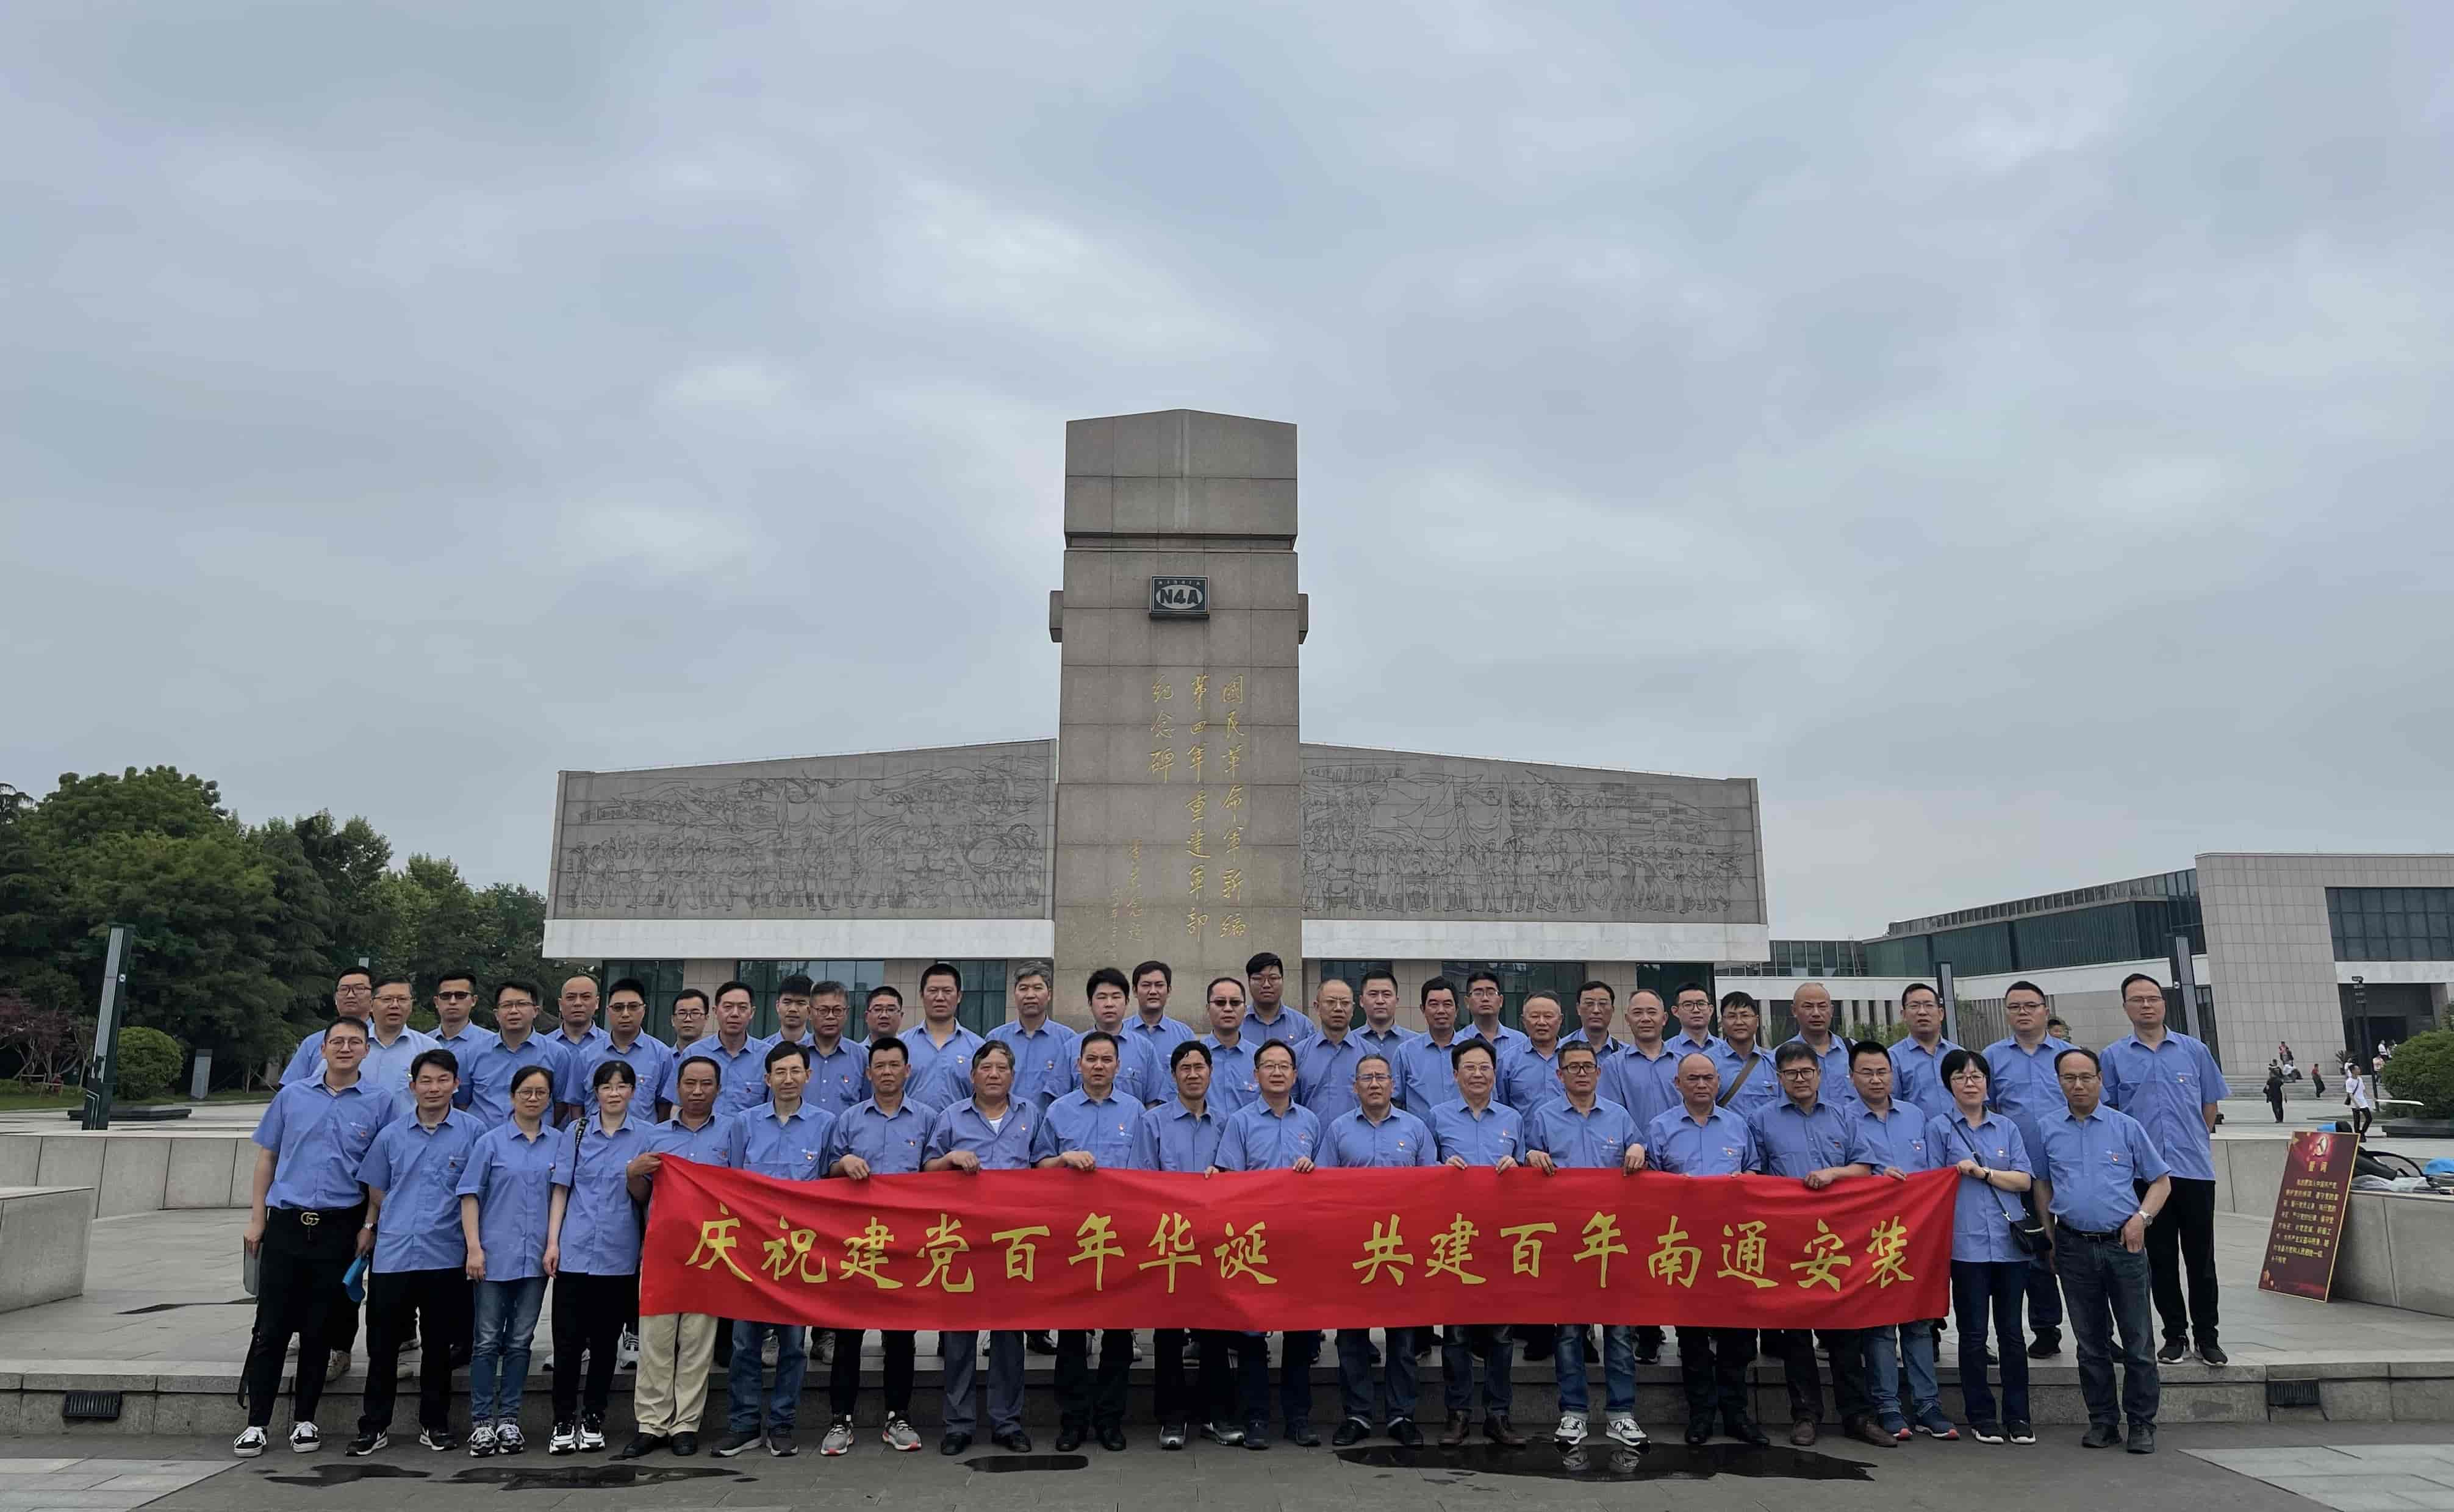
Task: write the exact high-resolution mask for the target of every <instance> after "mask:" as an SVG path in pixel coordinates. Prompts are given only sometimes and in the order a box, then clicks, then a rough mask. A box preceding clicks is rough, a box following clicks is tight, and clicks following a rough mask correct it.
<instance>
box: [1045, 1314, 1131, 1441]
mask: <svg viewBox="0 0 2454 1512" xmlns="http://www.w3.org/2000/svg"><path fill="white" fill-rule="evenodd" d="M1133 1368H1134V1331H1133V1330H1132V1329H1130V1328H1102V1329H1100V1330H1099V1366H1098V1369H1097V1371H1096V1373H1095V1372H1094V1371H1093V1370H1092V1368H1091V1334H1090V1331H1089V1330H1088V1329H1082V1328H1067V1329H1061V1330H1059V1331H1058V1333H1057V1335H1056V1409H1057V1412H1058V1413H1059V1414H1060V1415H1061V1417H1062V1418H1063V1420H1064V1425H1065V1426H1066V1427H1068V1428H1071V1429H1073V1430H1074V1431H1075V1432H1076V1433H1085V1432H1088V1431H1090V1430H1091V1429H1094V1428H1098V1429H1102V1430H1104V1429H1108V1428H1121V1427H1123V1426H1124V1425H1125V1388H1126V1384H1127V1381H1128V1379H1129V1378H1130V1376H1131V1374H1132V1371H1133Z"/></svg>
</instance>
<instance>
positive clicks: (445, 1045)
mask: <svg viewBox="0 0 2454 1512" xmlns="http://www.w3.org/2000/svg"><path fill="white" fill-rule="evenodd" d="M431 1038H432V1039H433V1040H434V1043H435V1047H436V1048H437V1049H442V1050H449V1051H451V1052H452V1058H453V1059H455V1060H457V1061H459V1062H460V1076H461V1078H462V1079H464V1080H465V1079H467V1078H468V1075H469V1060H470V1058H471V1057H473V1056H474V1055H475V1054H476V1053H477V1052H478V1051H480V1050H483V1049H485V1048H486V1047H487V1046H488V1045H491V1044H493V1043H494V1042H495V1041H496V1040H498V1039H500V1038H503V1037H502V1036H500V1035H498V1034H496V1033H494V1031H493V1030H492V1029H489V1028H487V1027H486V1026H485V1025H483V1024H477V1023H466V1024H462V1025H461V1026H460V1032H459V1033H458V1034H456V1035H447V1034H445V1033H443V1032H442V1031H441V1030H439V1029H438V1030H436V1031H435V1033H434V1034H433V1035H432V1037H431Z"/></svg>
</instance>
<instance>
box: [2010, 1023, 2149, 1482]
mask: <svg viewBox="0 0 2454 1512" xmlns="http://www.w3.org/2000/svg"><path fill="white" fill-rule="evenodd" d="M2055 1069H2056V1071H2057V1073H2058V1074H2059V1075H2060V1078H2061V1080H2062V1096H2063V1098H2064V1099H2067V1103H2066V1106H2065V1108H2064V1110H2063V1112H2062V1114H2061V1116H2059V1117H2055V1116H2052V1115H2047V1116H2045V1117H2042V1118H2040V1119H2038V1120H2037V1126H2038V1129H2039V1131H2040V1133H2041V1135H2042V1138H2043V1139H2044V1151H2043V1154H2042V1158H2041V1159H2039V1160H2038V1161H2037V1162H2036V1163H2037V1164H2038V1166H2039V1167H2040V1169H2041V1170H2042V1172H2043V1173H2044V1174H2045V1176H2046V1179H2047V1181H2048V1183H2049V1185H2048V1190H2047V1191H2046V1193H2045V1197H2044V1200H2045V1201H2046V1202H2047V1203H2049V1204H2050V1209H2051V1211H2052V1213H2053V1215H2054V1244H2055V1248H2056V1250H2057V1252H2058V1259H2059V1261H2060V1266H2061V1271H2062V1296H2063V1299H2064V1300H2066V1301H2067V1302H2069V1304H2070V1325H2071V1337H2072V1339H2073V1340H2074V1341H2076V1342H2077V1343H2078V1345H2079V1389H2080V1395H2081V1396H2082V1398H2084V1399H2085V1400H2086V1402H2087V1424H2088V1426H2087V1433H2086V1435H2085V1436H2084V1437H2083V1438H2082V1439H2081V1440H2080V1442H2081V1444H2082V1445H2083V1446H2085V1447H2087V1448H2090V1449H2109V1448H2111V1447H2113V1446H2114V1445H2115V1444H2117V1443H2121V1442H2122V1441H2123V1436H2122V1422H2123V1421H2124V1420H2125V1419H2126V1420H2127V1421H2128V1424H2129V1449H2130V1452H2131V1453H2133V1454H2153V1453H2155V1452H2156V1408H2157V1404H2158V1400H2159V1397H2160V1396H2161V1392H2162V1383H2161V1382H2160V1381H2158V1380H2157V1376H2156V1361H2155V1360H2154V1358H2153V1357H2152V1356H2150V1355H2149V1354H2148V1351H2147V1341H2148V1340H2149V1339H2150V1338H2151V1337H2153V1336H2152V1335H2151V1334H2150V1332H2149V1329H2150V1327H2151V1320H2150V1318H2149V1314H2148V1305H2147V1293H2148V1267H2147V1254H2146V1250H2147V1236H2148V1234H2149V1233H2151V1232H2152V1231H2153V1229H2154V1225H2155V1222H2156V1219H2157V1215H2158V1214H2159V1213H2161V1212H2162V1210H2163V1207H2164V1203H2165V1202H2166V1201H2167V1200H2169V1199H2170V1198H2171V1196H2172V1193H2173V1178H2172V1173H2171V1169H2170V1168H2169V1167H2168V1166H2166V1165H2165V1163H2164V1157H2163V1156H2162V1154H2161V1153H2159V1152H2158V1150H2157V1148H2156V1144H2155V1141H2154V1140H2152V1139H2149V1138H2148V1137H2147V1131H2146V1130H2145V1129H2143V1128H2142V1127H2141V1126H2140V1124H2139V1122H2138V1120H2137V1119H2133V1118H2131V1117H2130V1116H2129V1115H2128V1114H2126V1113H2122V1112H2119V1111H2117V1110H2116V1109H2113V1108H2109V1107H2106V1106H2104V1105H2103V1102H2102V1098H2103V1095H2104V1082H2103V1074H2102V1070H2101V1069H2100V1067H2099V1062H2098V1060H2097V1058H2096V1053H2095V1052H2094V1051H2091V1050H2087V1049H2083V1048H2081V1047H2079V1046H2073V1047H2072V1048H2070V1049H2068V1050H2065V1051H2063V1052H2062V1055H2061V1056H2059V1057H2058V1058H2056V1062H2055ZM2117 1328H2118V1329H2120V1330H2121V1333H2122V1396H2121V1398H2120V1400H2119V1401H2117V1400H2116V1399H2115V1397H2114V1394H2113V1348H2112V1346H2113V1334H2114V1331H2115V1330H2116V1329H2117Z"/></svg>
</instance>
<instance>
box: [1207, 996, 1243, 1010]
mask: <svg viewBox="0 0 2454 1512" xmlns="http://www.w3.org/2000/svg"><path fill="white" fill-rule="evenodd" d="M1210 1006H1211V1007H1213V1008H1241V1007H1243V1006H1244V999H1243V998H1211V999H1210Z"/></svg>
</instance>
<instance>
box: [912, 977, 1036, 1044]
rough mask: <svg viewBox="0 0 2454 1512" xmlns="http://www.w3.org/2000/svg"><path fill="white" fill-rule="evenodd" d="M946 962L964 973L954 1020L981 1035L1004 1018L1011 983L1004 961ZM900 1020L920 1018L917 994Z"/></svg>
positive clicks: (914, 1022) (1004, 1019)
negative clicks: (960, 1004)
mask: <svg viewBox="0 0 2454 1512" xmlns="http://www.w3.org/2000/svg"><path fill="white" fill-rule="evenodd" d="M946 964H947V965H949V966H952V967H954V968H955V970H956V971H958V972H961V973H962V974H963V1004H962V1006H961V1007H960V1008H958V1009H956V1010H955V1021H956V1022H958V1023H960V1024H961V1025H962V1026H963V1027H964V1028H966V1029H969V1030H971V1031H972V1032H973V1033H975V1034H983V1035H984V1034H987V1033H988V1032H989V1031H990V1030H992V1029H994V1028H996V1026H997V1025H999V1024H1001V1023H1003V1022H1005V1021H1006V1018H1008V1017H1009V1016H1008V1014H1007V1013H1006V1001H1005V995H1006V989H1007V988H1008V987H1009V986H1011V985H1012V983H1013V978H1011V977H1009V976H1008V975H1007V966H1008V963H1007V962H1005V961H1002V960H950V961H948V962H946ZM1052 1011H1054V1010H1053V1009H1052ZM903 1021H904V1023H905V1024H906V1025H907V1026H909V1025H916V1024H917V1023H918V1022H919V1021H920V1002H919V999H918V998H914V999H913V1001H912V1005H911V1008H910V1010H909V1011H908V1012H907V1013H905V1015H904V1017H903Z"/></svg>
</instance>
